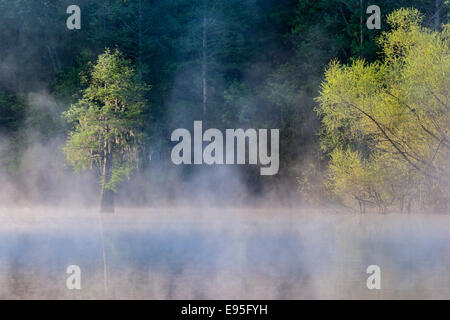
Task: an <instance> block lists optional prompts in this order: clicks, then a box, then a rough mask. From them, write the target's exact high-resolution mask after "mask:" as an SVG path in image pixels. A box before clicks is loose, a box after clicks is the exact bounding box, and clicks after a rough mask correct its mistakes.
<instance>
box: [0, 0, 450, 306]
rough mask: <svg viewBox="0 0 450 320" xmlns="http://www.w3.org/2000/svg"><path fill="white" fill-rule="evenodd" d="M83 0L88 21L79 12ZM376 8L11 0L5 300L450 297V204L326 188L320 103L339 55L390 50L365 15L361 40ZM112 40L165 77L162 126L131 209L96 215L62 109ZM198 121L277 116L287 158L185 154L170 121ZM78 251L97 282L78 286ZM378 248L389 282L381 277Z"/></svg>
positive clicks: (144, 77)
mask: <svg viewBox="0 0 450 320" xmlns="http://www.w3.org/2000/svg"><path fill="white" fill-rule="evenodd" d="M205 3H206V7H205ZM436 3H437V2H436V1H423V0H417V1H416V0H411V1H389V0H383V1H378V3H377V4H378V5H379V6H380V7H381V9H382V15H383V17H385V15H386V14H387V13H389V12H391V11H392V10H394V9H395V8H398V7H406V6H414V7H416V8H418V9H420V10H421V12H422V13H424V14H425V21H424V25H426V26H428V27H431V28H433V27H434V25H435V18H436V15H435V13H436ZM444 3H445V4H446V6H444V5H443V4H444ZM70 4H78V5H79V6H80V7H81V10H82V27H81V30H77V31H70V30H68V29H67V28H66V19H67V17H68V15H67V14H66V13H65V10H66V8H67V6H68V5H70ZM366 4H367V3H364V5H366ZM441 4H442V6H441ZM447 4H448V3H447V2H446V1H442V2H439V6H440V7H439V15H440V17H441V20H442V21H441V22H444V21H446V19H447V20H448V6H447ZM364 8H365V6H364V7H363V9H364ZM361 10H362V9H361V7H360V1H350V0H348V1H344V0H342V1H338V0H336V1H334V0H333V1H325V0H324V1H302V0H276V1H275V0H246V1H238V0H227V1H217V0H210V1H206V2H205V1H199V0H170V1H156V0H155V1H152V0H148V1H144V0H143V1H138V0H136V1H127V2H124V1H118V0H117V1H116V0H105V1H91V0H79V1H56V0H55V1H52V0H50V1H48V0H46V1H43V0H42V1H41V0H33V1H31V0H14V1H11V0H0V22H1V24H2V28H1V30H0V43H1V47H0V298H1V299H19V298H32V299H40V298H56V299H61V298H63V299H65V298H67V299H72V298H73V299H82V298H87V299H91V298H97V299H102V298H108V299H117V298H119V299H120V298H125V299H128V298H138V299H205V298H209V299H332V298H344V299H355V298H364V299H365V298H367V299H378V298H389V299H397V298H411V299H415V298H437V299H448V298H449V297H450V292H449V290H450V289H449V288H450V278H449V274H448V270H450V246H449V243H450V230H449V228H450V223H449V222H450V221H449V217H448V215H445V214H435V213H433V212H428V211H427V212H416V213H415V214H412V215H406V214H403V215H400V214H397V213H392V214H386V215H378V214H366V215H359V214H357V207H356V206H355V207H351V208H350V207H345V206H343V205H342V204H341V203H339V201H336V200H335V199H330V198H328V197H327V194H326V190H324V186H323V179H324V176H325V174H326V165H327V158H326V157H324V155H323V154H322V152H321V150H320V146H319V142H318V133H319V130H320V119H319V117H318V116H317V114H316V112H315V111H314V107H316V105H317V103H316V102H315V101H314V98H315V97H317V94H318V89H319V84H320V81H322V80H323V72H324V69H325V67H326V65H327V64H328V62H329V61H330V60H331V59H332V58H338V59H339V60H340V61H342V62H344V63H345V62H349V61H351V60H352V59H353V58H355V57H364V58H365V59H367V61H375V60H376V59H378V58H379V57H380V52H379V48H378V47H377V46H376V43H375V37H376V36H377V35H379V34H380V32H382V31H384V30H387V26H386V24H385V23H382V28H383V29H382V30H367V29H365V28H364V29H363V31H362V32H363V35H364V41H362V42H361V41H360V32H361V31H360V30H361V22H360V17H361V12H362V11H361ZM205 17H206V18H205ZM204 19H206V21H207V36H208V37H207V39H208V41H207V46H206V47H203V46H202V37H203V36H204V35H203V28H204V25H203V22H204ZM105 48H119V49H120V50H121V51H122V52H123V53H124V55H125V56H126V57H127V58H128V59H130V60H131V61H132V63H133V65H134V66H135V69H136V72H137V73H138V74H139V79H140V81H141V82H142V83H145V84H149V85H151V86H152V90H151V91H149V93H148V96H147V97H146V98H147V99H148V101H149V103H148V106H147V109H146V112H145V114H144V117H145V118H144V120H145V121H144V123H145V125H144V127H143V128H142V129H143V130H144V132H145V133H147V134H148V136H149V140H148V141H147V142H146V144H145V147H144V148H143V150H142V153H141V154H140V165H139V168H138V169H137V170H136V172H135V173H134V174H133V176H132V177H131V179H130V180H128V181H125V182H123V183H122V184H121V185H120V186H119V190H118V194H117V201H116V204H117V211H116V214H115V215H100V214H99V213H98V210H97V205H98V198H99V192H100V188H99V177H98V173H97V172H96V171H95V170H93V171H88V172H81V173H76V172H74V171H73V169H72V168H71V167H70V166H69V165H68V164H67V163H66V161H65V156H64V154H63V151H62V147H63V145H64V143H65V141H66V138H67V134H68V131H69V129H70V127H69V125H68V124H67V123H66V122H65V121H64V119H63V118H62V116H61V114H62V112H64V111H66V110H67V109H68V108H69V106H70V104H72V103H74V102H75V101H76V100H77V99H78V98H79V97H80V91H81V90H82V89H83V88H85V85H84V84H83V83H82V81H81V78H82V76H83V75H85V74H86V73H87V70H88V69H89V64H88V63H89V62H95V60H96V58H97V56H98V55H99V54H101V53H102V52H104V50H105ZM205 51H206V58H204V56H203V52H205ZM205 59H206V60H205ZM204 64H206V65H207V87H208V96H207V104H206V107H207V109H206V110H207V111H206V112H204V111H203V107H204V100H203V98H204V97H203V96H202V92H203V91H202V89H203V88H202V77H203V76H202V65H204ZM194 120H204V121H205V122H207V125H208V127H215V128H219V129H225V128H241V127H242V128H256V129H257V128H279V129H280V132H281V138H280V173H279V174H278V175H277V176H274V177H261V176H260V175H259V168H258V167H255V166H211V167H202V166H199V167H195V166H182V167H177V166H174V165H173V164H172V163H171V160H170V151H171V148H172V144H171V143H170V133H171V132H172V131H173V130H174V129H176V128H187V129H189V130H191V128H192V125H193V121H194ZM305 178H306V179H308V181H309V182H310V184H308V186H307V188H304V185H302V184H300V183H299V181H300V180H301V181H303V179H305ZM302 186H303V187H302ZM444 213H445V212H444ZM102 233H103V237H102ZM102 240H103V245H102ZM103 250H104V251H105V252H106V261H103V257H102V251H103ZM104 262H106V264H107V273H108V274H107V279H105V275H104V273H103V263H104ZM71 264H75V265H79V266H80V267H81V269H82V287H83V289H82V290H81V291H77V292H71V291H68V290H67V289H66V287H65V283H66V282H65V280H66V278H67V276H68V275H67V274H66V273H65V270H66V268H67V266H68V265H71ZM372 264H376V265H379V266H380V267H381V270H382V290H380V291H377V290H374V291H369V290H367V288H366V279H367V277H368V275H367V274H366V272H365V271H366V268H367V266H369V265H372ZM105 281H107V290H106V292H105V290H104V285H105Z"/></svg>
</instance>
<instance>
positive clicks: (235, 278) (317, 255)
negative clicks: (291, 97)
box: [0, 208, 450, 299]
mask: <svg viewBox="0 0 450 320" xmlns="http://www.w3.org/2000/svg"><path fill="white" fill-rule="evenodd" d="M103 254H104V255H105V260H104V259H103ZM70 265H77V266H79V267H80V269H81V285H82V288H81V290H68V289H67V287H66V280H67V278H68V277H69V275H68V274H66V269H67V267H68V266H70ZM369 265H378V266H379V267H380V269H381V289H380V290H369V289H368V288H367V286H366V280H367V278H368V277H369V276H370V275H369V274H367V273H366V269H367V267H368V266H369ZM20 298H28V299H105V298H106V299H335V298H342V299H380V298H385V299H399V298H405V299H416V298H425V299H429V298H437V299H450V216H448V215H434V214H420V215H417V214H416V215H396V214H390V215H369V214H367V215H356V214H331V213H321V212H319V211H318V210H312V209H297V210H294V209H289V210H288V209H266V210H261V209H252V210H250V209H233V210H231V209H230V210H225V209H213V208H210V209H205V208H203V209H119V210H118V211H117V212H116V214H115V215H102V216H99V214H98V213H97V212H96V211H95V210H86V209H67V208H28V209H11V208H2V209H0V299H20Z"/></svg>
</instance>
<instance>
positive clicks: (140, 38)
mask: <svg viewBox="0 0 450 320" xmlns="http://www.w3.org/2000/svg"><path fill="white" fill-rule="evenodd" d="M137 60H138V79H139V83H142V0H139V12H138V56H137Z"/></svg>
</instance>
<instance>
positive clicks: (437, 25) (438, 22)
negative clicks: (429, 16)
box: [434, 0, 442, 30]
mask: <svg viewBox="0 0 450 320" xmlns="http://www.w3.org/2000/svg"><path fill="white" fill-rule="evenodd" d="M441 3H442V0H435V2H434V5H435V13H434V29H436V30H440V28H441Z"/></svg>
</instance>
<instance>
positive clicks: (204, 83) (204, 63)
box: [202, 0, 208, 121]
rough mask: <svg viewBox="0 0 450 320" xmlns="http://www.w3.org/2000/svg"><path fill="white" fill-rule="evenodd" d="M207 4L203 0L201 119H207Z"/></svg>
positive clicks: (206, 0)
mask: <svg viewBox="0 0 450 320" xmlns="http://www.w3.org/2000/svg"><path fill="white" fill-rule="evenodd" d="M207 6H208V0H203V36H202V87H203V93H202V102H203V120H205V121H207V103H208V82H207V79H206V77H207V52H206V47H207V41H208V39H207V36H208V33H207V30H206V28H207V17H206V14H207Z"/></svg>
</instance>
